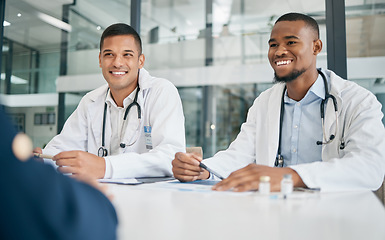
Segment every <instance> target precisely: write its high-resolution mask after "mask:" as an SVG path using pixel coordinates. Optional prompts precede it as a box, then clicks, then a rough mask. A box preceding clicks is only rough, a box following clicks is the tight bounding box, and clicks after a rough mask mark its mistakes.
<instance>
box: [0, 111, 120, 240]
mask: <svg viewBox="0 0 385 240" xmlns="http://www.w3.org/2000/svg"><path fill="white" fill-rule="evenodd" d="M15 135H16V132H15V130H14V128H13V126H12V125H11V124H10V121H9V120H8V118H7V116H6V115H5V114H4V112H3V111H2V110H1V109H0V239H39V240H41V239H50V240H52V239H71V240H74V239H82V240H84V239H92V240H95V239H103V240H107V239H116V226H117V217H116V213H115V210H114V207H113V206H112V204H111V203H110V201H109V200H108V199H107V198H106V197H105V196H104V195H103V194H102V193H101V192H99V191H98V190H96V189H94V188H93V187H91V186H89V185H87V184H84V183H81V182H78V181H76V180H73V179H71V178H69V177H67V176H64V175H62V174H59V173H57V172H56V170H54V168H52V167H51V166H48V165H45V164H42V163H39V162H37V161H35V160H33V159H30V160H29V161H27V162H21V161H19V160H18V159H17V158H16V157H15V156H14V154H13V152H12V147H11V146H12V140H13V138H14V136H15Z"/></svg>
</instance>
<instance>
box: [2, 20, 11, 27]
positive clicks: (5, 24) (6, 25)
mask: <svg viewBox="0 0 385 240" xmlns="http://www.w3.org/2000/svg"><path fill="white" fill-rule="evenodd" d="M3 26H4V27H8V26H11V23H10V22H7V21H4V22H3Z"/></svg>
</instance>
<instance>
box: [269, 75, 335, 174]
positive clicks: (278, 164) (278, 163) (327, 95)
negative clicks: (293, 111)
mask: <svg viewBox="0 0 385 240" xmlns="http://www.w3.org/2000/svg"><path fill="white" fill-rule="evenodd" d="M317 71H318V73H319V74H320V75H321V77H322V80H323V83H324V86H325V99H322V101H321V104H320V112H321V124H322V133H323V141H317V142H316V144H317V145H324V144H329V143H331V142H332V141H333V140H334V139H335V137H336V134H337V127H338V106H337V100H336V98H335V97H334V96H333V95H332V94H330V93H329V88H328V83H327V80H326V76H325V74H324V73H323V72H322V71H321V70H320V69H317ZM285 92H286V85H285V87H284V89H283V93H282V99H281V111H280V117H279V139H278V149H277V157H276V160H275V164H274V165H275V166H276V167H283V163H284V159H283V156H282V154H281V141H282V125H283V115H284V112H285V111H284V107H285V103H284V97H285ZM329 98H330V99H332V101H333V106H334V111H335V115H336V130H335V134H331V135H330V137H329V140H327V139H326V132H325V126H324V121H325V104H327V101H328V99H329Z"/></svg>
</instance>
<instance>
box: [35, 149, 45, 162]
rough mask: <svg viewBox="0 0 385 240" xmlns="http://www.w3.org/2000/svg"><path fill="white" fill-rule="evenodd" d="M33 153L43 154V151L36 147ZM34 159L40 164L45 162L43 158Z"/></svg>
mask: <svg viewBox="0 0 385 240" xmlns="http://www.w3.org/2000/svg"><path fill="white" fill-rule="evenodd" d="M32 153H39V154H42V153H43V150H42V149H41V148H39V147H36V148H35V149H33V151H32ZM33 159H35V160H36V161H38V162H42V163H43V162H44V160H43V159H42V158H39V157H34V158H33Z"/></svg>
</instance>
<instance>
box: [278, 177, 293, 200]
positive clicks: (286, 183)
mask: <svg viewBox="0 0 385 240" xmlns="http://www.w3.org/2000/svg"><path fill="white" fill-rule="evenodd" d="M292 192H293V179H292V178H291V174H285V175H283V179H282V181H281V193H282V194H283V197H284V198H285V197H286V196H287V195H288V194H290V193H292Z"/></svg>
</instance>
